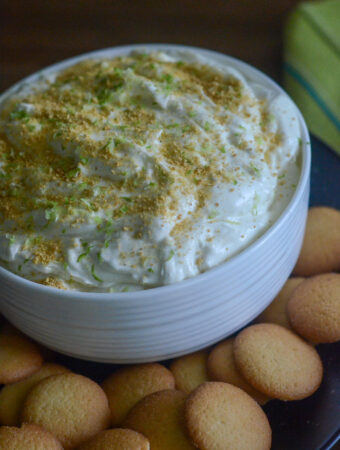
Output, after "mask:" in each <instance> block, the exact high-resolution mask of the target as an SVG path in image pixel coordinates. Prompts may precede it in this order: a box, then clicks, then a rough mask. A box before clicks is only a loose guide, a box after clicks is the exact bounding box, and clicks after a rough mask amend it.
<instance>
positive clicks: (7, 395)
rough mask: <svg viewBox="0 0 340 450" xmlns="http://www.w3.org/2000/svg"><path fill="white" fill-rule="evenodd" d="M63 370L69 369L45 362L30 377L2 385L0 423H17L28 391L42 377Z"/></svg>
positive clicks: (63, 371)
mask: <svg viewBox="0 0 340 450" xmlns="http://www.w3.org/2000/svg"><path fill="white" fill-rule="evenodd" d="M65 372H70V371H69V370H68V369H66V367H63V366H60V365H59V364H52V363H46V364H43V365H42V366H41V368H40V369H39V370H38V371H37V372H35V373H34V374H33V375H31V376H30V377H28V378H25V379H24V380H21V381H18V382H17V383H11V384H7V385H6V386H4V387H3V388H2V390H1V391H0V423H1V425H12V426H15V425H19V424H20V414H21V409H22V407H23V404H24V401H25V399H26V396H27V394H28V392H29V391H30V390H31V389H32V388H33V387H34V386H35V385H36V384H38V383H39V382H40V381H41V380H43V379H44V378H47V377H49V376H51V375H56V374H58V373H65Z"/></svg>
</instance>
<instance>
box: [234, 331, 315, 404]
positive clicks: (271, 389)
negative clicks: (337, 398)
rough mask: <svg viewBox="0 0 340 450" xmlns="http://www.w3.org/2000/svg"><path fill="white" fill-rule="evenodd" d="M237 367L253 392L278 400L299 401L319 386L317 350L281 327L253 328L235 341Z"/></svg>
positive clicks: (242, 333)
mask: <svg viewBox="0 0 340 450" xmlns="http://www.w3.org/2000/svg"><path fill="white" fill-rule="evenodd" d="M234 357H235V363H236V366H237V368H238V369H239V370H240V372H241V374H242V375H243V377H244V378H245V379H246V380H247V381H248V383H250V384H251V385H252V386H253V387H254V388H255V389H257V390H259V391H261V392H263V393H264V394H266V395H268V396H269V397H272V398H278V399H280V400H300V399H303V398H305V397H308V396H310V395H312V394H313V393H314V392H315V391H316V390H317V389H318V387H319V386H320V383H321V380H322V375H323V367H322V362H321V359H320V357H319V355H318V353H317V351H316V350H315V349H314V348H313V347H312V346H311V345H310V344H308V343H307V342H305V341H304V340H303V339H301V338H300V337H299V336H297V335H296V334H295V333H293V332H292V331H290V330H287V329H286V328H284V327H281V326H280V325H276V324H272V323H260V324H257V325H252V326H250V327H248V328H246V329H244V330H243V331H241V332H240V333H239V335H238V336H237V337H236V338H235V343H234Z"/></svg>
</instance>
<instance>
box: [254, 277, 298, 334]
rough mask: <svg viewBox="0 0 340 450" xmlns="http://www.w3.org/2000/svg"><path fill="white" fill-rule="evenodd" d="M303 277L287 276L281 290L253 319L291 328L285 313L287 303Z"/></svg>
mask: <svg viewBox="0 0 340 450" xmlns="http://www.w3.org/2000/svg"><path fill="white" fill-rule="evenodd" d="M303 280H304V278H299V277H296V278H288V280H287V281H286V283H285V285H284V286H283V288H282V289H281V291H280V292H279V293H278V294H277V296H276V297H275V298H274V300H273V301H272V303H271V304H270V305H269V306H267V308H266V309H265V310H264V311H263V312H262V313H261V314H260V315H259V316H257V318H256V319H255V322H257V323H276V324H277V325H281V326H282V327H285V328H288V329H291V325H290V323H289V319H288V314H287V304H288V300H289V299H290V297H291V295H292V293H293V291H294V290H295V288H296V287H297V286H298V285H299V284H300V283H302V281H303Z"/></svg>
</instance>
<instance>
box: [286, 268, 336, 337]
mask: <svg viewBox="0 0 340 450" xmlns="http://www.w3.org/2000/svg"><path fill="white" fill-rule="evenodd" d="M288 315H289V320H290V322H291V324H292V327H293V329H294V330H295V331H296V332H297V333H299V334H300V335H301V336H303V337H304V338H306V339H308V340H309V341H311V342H313V343H316V344H320V343H328V342H329V343H330V342H336V341H339V340H340V274H336V273H330V274H323V275H318V276H315V277H313V278H309V279H307V280H306V281H304V282H303V283H302V284H300V285H299V286H298V288H297V289H296V290H295V291H294V292H293V295H292V297H291V298H290V300H289V303H288Z"/></svg>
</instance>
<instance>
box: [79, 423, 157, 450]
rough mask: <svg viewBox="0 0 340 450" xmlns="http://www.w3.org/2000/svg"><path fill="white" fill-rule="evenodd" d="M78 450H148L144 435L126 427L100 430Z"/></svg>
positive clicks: (148, 445)
mask: <svg viewBox="0 0 340 450" xmlns="http://www.w3.org/2000/svg"><path fill="white" fill-rule="evenodd" d="M78 450H150V443H149V441H148V440H147V438H146V437H145V436H143V435H142V434H140V433H137V431H133V430H129V429H127V428H114V429H113V430H105V431H101V432H100V433H98V434H97V436H95V437H94V438H93V439H91V440H90V441H89V442H86V443H85V444H83V445H81V446H80V447H78Z"/></svg>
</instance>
